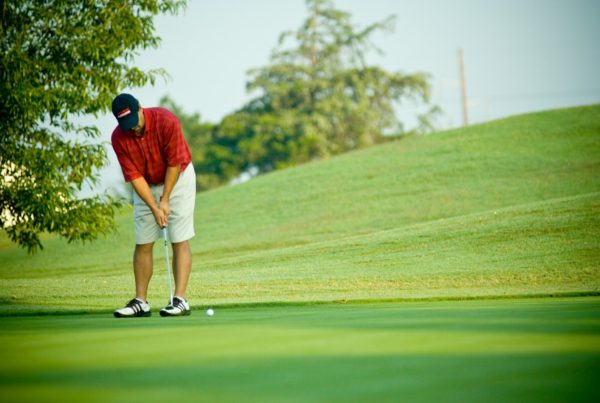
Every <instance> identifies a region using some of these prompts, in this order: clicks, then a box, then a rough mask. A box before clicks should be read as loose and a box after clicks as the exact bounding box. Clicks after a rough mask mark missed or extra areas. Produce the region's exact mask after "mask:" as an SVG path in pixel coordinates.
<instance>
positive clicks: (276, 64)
mask: <svg viewBox="0 0 600 403" xmlns="http://www.w3.org/2000/svg"><path fill="white" fill-rule="evenodd" d="M306 4H307V8H308V11H309V15H308V18H307V19H306V21H305V22H304V24H303V25H302V26H301V27H300V28H299V29H298V30H297V31H295V32H291V31H290V32H284V33H283V34H282V35H281V36H280V39H279V43H278V46H277V48H276V49H275V50H274V52H273V54H272V57H271V62H272V63H271V64H269V65H267V66H265V67H261V68H257V69H254V70H251V71H250V72H249V74H250V79H249V82H248V84H247V89H248V90H249V91H250V92H251V93H256V94H257V96H256V97H255V98H254V99H252V100H251V101H250V102H249V103H247V104H246V105H245V106H244V107H242V108H241V109H240V110H239V111H237V112H235V113H234V114H232V115H230V116H228V117H226V118H225V119H224V121H225V122H231V121H235V122H236V124H235V125H233V126H235V127H237V128H238V130H237V132H236V133H235V137H236V138H237V139H238V147H237V148H238V149H239V151H240V152H242V153H243V154H244V155H245V161H244V163H243V164H242V165H241V168H242V169H248V167H255V168H258V169H259V170H260V171H263V172H264V171H270V170H272V169H277V168H281V167H284V166H287V165H293V164H297V163H300V162H304V161H308V160H311V159H314V158H320V157H324V156H328V155H333V154H338V153H342V152H346V151H349V150H353V149H356V148H360V147H364V146H367V145H370V144H373V143H377V142H381V141H385V140H386V139H387V137H386V136H385V134H386V133H389V132H393V133H398V132H402V130H403V128H402V124H401V122H399V121H398V119H397V117H396V114H395V108H396V107H397V106H398V105H399V104H400V102H401V101H404V100H406V99H410V98H412V99H415V100H417V101H420V102H425V103H426V102H428V100H429V83H428V76H427V75H426V74H424V73H416V74H403V73H401V72H388V71H386V70H384V69H382V68H380V67H377V66H369V65H367V63H366V54H367V52H368V51H371V50H375V51H380V50H379V49H378V48H377V47H376V46H375V45H374V44H373V43H372V41H371V36H372V34H373V33H374V32H376V31H378V30H389V29H391V28H392V27H393V24H394V17H393V16H392V17H388V18H387V19H385V20H383V21H380V22H376V23H374V24H371V25H369V26H367V27H366V28H364V29H360V30H358V29H356V28H355V27H354V25H353V24H352V23H351V19H350V17H351V16H350V14H348V13H347V12H344V11H340V10H337V9H336V8H334V6H333V3H332V2H331V1H329V0H306ZM290 42H291V46H289V45H288V43H290ZM422 120H424V121H425V122H426V118H422ZM422 123H423V122H422ZM229 126H232V125H229ZM422 126H424V127H425V126H426V125H422ZM221 130H224V128H223V127H221Z"/></svg>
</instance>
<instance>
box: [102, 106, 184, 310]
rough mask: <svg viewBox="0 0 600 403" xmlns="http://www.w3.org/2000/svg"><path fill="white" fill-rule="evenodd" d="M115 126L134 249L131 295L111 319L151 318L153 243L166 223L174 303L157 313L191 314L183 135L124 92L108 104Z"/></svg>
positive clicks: (161, 113)
mask: <svg viewBox="0 0 600 403" xmlns="http://www.w3.org/2000/svg"><path fill="white" fill-rule="evenodd" d="M112 111H113V114H114V115H115V117H116V118H117V121H118V123H119V124H118V126H117V127H116V128H115V130H114V131H113V133H112V146H113V149H114V150H115V154H116V155H117V159H118V160H119V164H120V165H121V169H122V171H123V176H124V177H125V181H126V182H131V184H132V186H133V189H134V190H135V191H134V192H133V215H134V223H135V225H134V227H135V251H134V254H133V273H134V277H135V292H136V295H135V298H134V299H132V300H131V301H129V302H128V303H127V305H126V306H125V307H124V308H121V309H117V310H116V311H115V312H114V315H115V317H117V318H123V317H140V316H150V315H151V314H152V313H151V311H150V304H149V303H148V300H147V294H148V284H149V283H150V278H151V277H152V262H153V256H152V250H153V246H154V242H155V241H156V240H157V239H159V238H160V237H161V233H162V228H164V227H166V229H167V232H168V234H169V239H170V240H171V244H172V247H173V274H174V277H175V293H174V297H173V301H172V303H171V301H169V304H168V305H167V306H166V307H165V308H163V309H161V310H160V315H161V316H181V315H189V314H190V312H191V311H190V306H189V304H188V302H187V300H186V299H185V292H186V288H187V283H188V279H189V277H190V271H191V268H192V254H191V251H190V245H189V242H188V241H189V239H191V238H192V237H193V236H194V202H195V200H196V175H195V173H194V167H193V164H191V161H192V156H191V153H190V148H189V146H188V145H187V143H186V142H185V139H184V138H183V134H182V132H181V125H180V123H179V120H178V119H177V117H176V116H175V115H174V114H173V113H171V112H170V111H168V110H167V109H164V108H142V106H141V105H140V103H139V102H138V100H137V99H135V98H134V97H133V96H132V95H129V94H120V95H118V96H117V97H116V98H115V99H114V100H113V103H112Z"/></svg>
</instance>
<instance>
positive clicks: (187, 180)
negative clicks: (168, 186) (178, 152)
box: [133, 163, 196, 245]
mask: <svg viewBox="0 0 600 403" xmlns="http://www.w3.org/2000/svg"><path fill="white" fill-rule="evenodd" d="M150 191H151V192H152V196H153V197H154V200H156V203H157V204H158V203H159V201H160V196H161V195H162V192H163V185H150ZM195 202H196V174H195V173H194V166H193V164H192V163H190V164H188V166H187V167H186V168H185V170H184V171H183V172H182V173H181V174H179V179H178V180H177V183H176V184H175V187H174V188H173V191H172V192H171V197H170V198H169V207H170V208H171V214H170V215H169V224H168V226H167V234H168V237H169V240H170V241H171V242H174V243H178V242H183V241H187V240H188V239H190V238H192V237H193V236H194V235H195V232H194V205H195ZM133 220H134V225H135V243H136V244H138V245H144V244H148V243H153V242H155V241H156V240H157V239H159V238H161V237H162V230H161V228H160V227H159V226H158V224H156V220H155V219H154V215H152V210H150V207H148V205H147V204H146V203H144V201H143V200H142V199H141V198H140V197H139V196H138V194H137V192H136V191H135V190H134V191H133Z"/></svg>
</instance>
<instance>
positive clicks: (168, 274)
mask: <svg viewBox="0 0 600 403" xmlns="http://www.w3.org/2000/svg"><path fill="white" fill-rule="evenodd" d="M162 232H163V238H164V240H165V260H166V262H167V279H168V280H169V303H170V304H171V305H173V284H171V265H170V264H169V244H168V242H167V227H163V229H162Z"/></svg>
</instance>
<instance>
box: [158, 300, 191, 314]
mask: <svg viewBox="0 0 600 403" xmlns="http://www.w3.org/2000/svg"><path fill="white" fill-rule="evenodd" d="M191 313H192V310H191V309H190V305H189V304H188V302H187V301H186V300H185V299H183V298H180V297H173V303H172V304H169V305H167V306H166V307H164V308H163V309H161V310H160V316H187V315H189V314H191Z"/></svg>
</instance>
